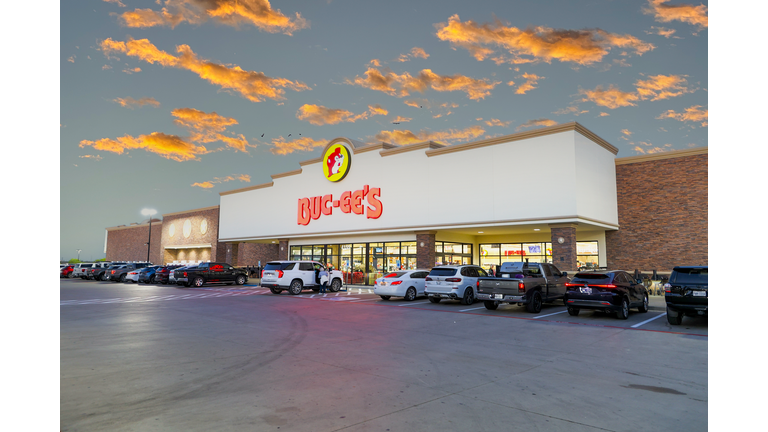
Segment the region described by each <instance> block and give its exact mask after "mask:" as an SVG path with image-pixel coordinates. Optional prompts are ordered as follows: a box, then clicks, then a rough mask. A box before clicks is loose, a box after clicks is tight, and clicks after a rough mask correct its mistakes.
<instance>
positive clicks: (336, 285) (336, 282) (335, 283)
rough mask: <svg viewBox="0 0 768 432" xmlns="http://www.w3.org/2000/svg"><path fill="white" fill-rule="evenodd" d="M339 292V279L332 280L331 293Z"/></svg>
mask: <svg viewBox="0 0 768 432" xmlns="http://www.w3.org/2000/svg"><path fill="white" fill-rule="evenodd" d="M340 290H341V279H334V280H333V282H331V292H339V291H340Z"/></svg>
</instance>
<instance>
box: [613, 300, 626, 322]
mask: <svg viewBox="0 0 768 432" xmlns="http://www.w3.org/2000/svg"><path fill="white" fill-rule="evenodd" d="M616 318H618V319H622V320H625V319H627V318H629V302H628V301H627V298H626V297H625V298H623V299H621V309H619V311H618V312H616Z"/></svg>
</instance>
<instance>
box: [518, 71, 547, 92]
mask: <svg viewBox="0 0 768 432" xmlns="http://www.w3.org/2000/svg"><path fill="white" fill-rule="evenodd" d="M521 77H522V78H525V80H526V81H525V82H524V83H523V84H521V85H520V87H518V88H517V90H515V93H516V94H525V93H527V92H529V91H531V90H533V89H535V88H536V85H537V84H538V83H539V80H540V79H544V78H543V77H540V76H538V75H534V74H529V73H524V74H523V75H522V76H521ZM518 78H519V77H518Z"/></svg>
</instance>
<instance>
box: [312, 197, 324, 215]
mask: <svg viewBox="0 0 768 432" xmlns="http://www.w3.org/2000/svg"><path fill="white" fill-rule="evenodd" d="M322 202H323V197H319V196H316V197H312V207H311V210H312V219H313V220H315V219H318V218H319V217H320V215H321V214H322V213H321V211H322V209H321V208H320V204H322Z"/></svg>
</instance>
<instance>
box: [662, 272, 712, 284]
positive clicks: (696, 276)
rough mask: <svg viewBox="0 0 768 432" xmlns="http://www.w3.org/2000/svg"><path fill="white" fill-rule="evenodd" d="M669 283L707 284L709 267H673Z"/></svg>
mask: <svg viewBox="0 0 768 432" xmlns="http://www.w3.org/2000/svg"><path fill="white" fill-rule="evenodd" d="M671 279H672V280H671V281H670V282H671V283H678V284H686V283H697V284H708V283H709V268H675V269H672V278H671Z"/></svg>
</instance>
